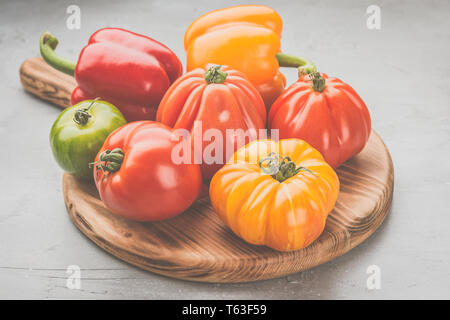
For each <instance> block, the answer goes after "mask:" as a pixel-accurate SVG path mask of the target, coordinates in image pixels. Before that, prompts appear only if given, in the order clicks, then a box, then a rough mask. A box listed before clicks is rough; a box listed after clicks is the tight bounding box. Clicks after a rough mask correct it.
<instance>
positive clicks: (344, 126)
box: [269, 73, 371, 168]
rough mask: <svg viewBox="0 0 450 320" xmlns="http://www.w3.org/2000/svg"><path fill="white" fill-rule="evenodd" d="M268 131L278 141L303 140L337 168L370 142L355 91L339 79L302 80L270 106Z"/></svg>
mask: <svg viewBox="0 0 450 320" xmlns="http://www.w3.org/2000/svg"><path fill="white" fill-rule="evenodd" d="M269 127H270V128H271V129H278V130H279V137H280V139H286V138H298V139H302V140H305V141H306V142H308V143H309V144H310V145H311V146H313V147H314V148H316V149H317V150H319V152H320V153H322V155H323V157H324V158H325V160H326V161H327V162H328V163H329V164H330V165H331V166H332V167H333V168H337V167H338V166H340V165H341V164H342V163H344V162H345V161H346V160H348V159H349V158H351V157H353V156H354V155H356V154H358V153H359V152H360V151H361V150H362V149H363V148H364V146H365V144H366V142H367V140H368V139H369V135H370V131H371V120H370V115H369V111H368V110H367V107H366V104H365V103H364V101H363V100H362V99H361V98H360V97H359V95H358V94H357V93H356V91H355V90H354V89H353V88H352V87H351V86H350V85H348V84H346V83H344V82H343V81H341V80H339V79H338V78H329V77H328V76H327V75H326V74H319V73H313V74H311V75H304V76H301V77H300V78H299V79H298V81H297V82H295V83H294V84H292V85H291V86H290V87H289V88H288V89H287V90H286V91H285V92H284V93H283V94H282V95H281V96H280V97H278V99H277V100H276V101H275V102H274V104H273V105H272V108H271V109H270V112H269Z"/></svg>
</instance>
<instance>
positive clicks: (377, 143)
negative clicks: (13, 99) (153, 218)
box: [21, 58, 394, 282]
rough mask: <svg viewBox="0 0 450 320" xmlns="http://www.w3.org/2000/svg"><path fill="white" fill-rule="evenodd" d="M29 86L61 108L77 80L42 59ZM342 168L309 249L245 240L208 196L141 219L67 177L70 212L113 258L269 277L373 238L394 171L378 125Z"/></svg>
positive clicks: (194, 271)
mask: <svg viewBox="0 0 450 320" xmlns="http://www.w3.org/2000/svg"><path fill="white" fill-rule="evenodd" d="M21 79H22V83H23V85H24V87H25V89H26V90H27V91H29V92H31V93H33V94H36V95H38V96H39V97H41V98H43V99H46V100H48V101H52V102H54V103H56V104H58V105H61V106H63V107H65V106H67V101H68V100H67V99H68V96H67V95H68V94H70V91H71V89H72V88H73V86H74V85H75V83H74V82H73V79H72V78H70V77H68V76H67V77H66V76H65V75H62V74H61V73H59V72H58V71H55V70H52V69H51V68H50V67H48V66H47V65H46V64H45V63H44V62H43V61H42V60H41V59H39V58H33V59H30V60H27V61H26V62H25V63H24V64H23V65H22V67H21ZM337 173H338V176H339V179H340V182H341V189H340V194H339V198H338V201H337V203H336V207H335V208H334V210H333V211H332V213H331V214H330V215H329V217H328V219H327V223H326V227H325V231H324V232H323V233H322V235H321V236H320V237H319V239H317V240H316V241H315V242H314V243H313V244H311V245H310V246H309V247H307V248H305V249H302V250H299V251H294V252H278V251H275V250H272V249H270V248H267V247H264V246H255V245H250V244H248V243H246V242H245V241H243V240H241V239H240V238H238V237H237V236H235V235H234V234H233V233H232V232H231V230H230V229H228V227H226V226H225V225H224V224H223V223H222V222H221V220H220V219H219V218H218V216H217V215H216V214H215V212H214V210H213V209H212V207H211V205H210V202H209V199H208V198H203V199H200V200H198V201H197V202H195V203H194V205H193V206H192V207H191V208H190V209H189V210H187V211H186V212H184V213H183V214H181V215H179V216H178V217H176V218H173V219H170V220H166V221H162V222H153V223H139V222H134V221H130V220H126V219H122V218H119V217H117V216H115V215H113V214H111V213H110V212H109V211H108V209H107V208H105V206H104V205H103V203H102V201H101V200H100V198H99V196H98V193H97V190H96V188H95V186H94V185H93V184H89V183H86V182H80V181H78V180H76V179H75V178H73V177H72V176H70V175H68V174H65V175H64V177H63V193H64V201H65V203H66V207H67V211H68V213H69V215H70V218H71V219H72V221H73V222H74V223H75V225H76V226H77V227H78V228H79V229H80V230H81V231H82V232H83V233H84V234H85V235H86V236H87V237H88V238H89V239H91V240H92V241H94V242H95V243H96V244H97V245H99V246H100V247H101V248H103V249H104V250H106V251H108V252H109V253H111V254H113V255H114V256H116V257H118V258H120V259H122V260H124V261H127V262H129V263H131V264H133V265H136V266H138V267H140V268H142V269H145V270H149V271H152V272H155V273H158V274H163V275H166V276H170V277H174V278H180V279H187V280H193V281H206V282H247V281H256V280H263V279H271V278H276V277H281V276H285V275H288V274H292V273H296V272H299V271H302V270H306V269H309V268H311V267H314V266H317V265H319V264H322V263H325V262H327V261H330V260H331V259H334V258H336V257H338V256H340V255H342V254H344V253H346V252H347V251H349V250H350V249H352V248H354V247H355V246H357V245H358V244H360V243H361V242H362V241H363V240H365V239H366V238H367V237H369V236H370V235H371V234H372V233H373V232H374V231H375V230H376V229H377V228H378V227H379V226H380V224H381V223H382V222H383V220H384V218H385V217H386V215H387V213H388V211H389V208H390V205H391V201H392V194H393V182H394V172H393V164H392V159H391V157H390V155H389V151H388V150H387V148H386V146H385V145H384V143H383V141H382V140H381V138H380V137H379V136H378V135H377V134H376V133H375V132H374V131H372V134H371V136H370V139H369V142H368V143H367V145H366V147H365V148H364V150H363V151H362V152H361V153H360V154H358V155H357V156H355V157H353V158H352V159H350V160H349V161H347V162H346V163H345V164H344V165H342V166H341V167H340V168H339V169H337Z"/></svg>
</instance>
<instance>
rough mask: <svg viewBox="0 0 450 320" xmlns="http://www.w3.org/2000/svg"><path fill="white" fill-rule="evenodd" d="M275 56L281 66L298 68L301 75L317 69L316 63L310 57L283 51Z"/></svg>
mask: <svg viewBox="0 0 450 320" xmlns="http://www.w3.org/2000/svg"><path fill="white" fill-rule="evenodd" d="M275 57H276V58H277V60H278V64H279V65H280V67H288V68H297V69H298V75H299V76H302V75H305V74H310V73H312V72H316V71H317V69H316V66H315V64H314V63H313V62H312V61H311V60H309V59H306V58H300V57H297V56H293V55H290V54H286V53H281V52H278V53H277V54H276V55H275Z"/></svg>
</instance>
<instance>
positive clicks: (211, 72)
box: [205, 66, 228, 84]
mask: <svg viewBox="0 0 450 320" xmlns="http://www.w3.org/2000/svg"><path fill="white" fill-rule="evenodd" d="M220 68H222V66H213V67H210V68H209V69H208V71H206V72H205V81H206V82H207V83H208V84H210V83H222V82H224V81H225V80H226V78H227V76H228V73H226V72H223V71H222V70H220Z"/></svg>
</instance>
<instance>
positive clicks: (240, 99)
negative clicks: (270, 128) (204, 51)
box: [156, 65, 266, 179]
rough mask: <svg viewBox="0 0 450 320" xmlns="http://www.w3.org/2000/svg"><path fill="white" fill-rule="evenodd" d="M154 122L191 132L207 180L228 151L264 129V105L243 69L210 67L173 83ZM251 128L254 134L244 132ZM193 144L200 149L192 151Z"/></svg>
mask: <svg viewBox="0 0 450 320" xmlns="http://www.w3.org/2000/svg"><path fill="white" fill-rule="evenodd" d="M156 120H157V121H160V122H162V123H164V124H166V125H168V126H170V127H172V128H174V129H186V130H188V131H189V132H190V136H191V145H193V146H194V152H195V153H196V155H197V158H196V159H198V158H200V160H201V163H202V164H201V169H202V174H203V178H204V179H209V178H211V177H212V176H213V174H214V173H215V172H216V171H217V170H219V169H220V168H221V167H222V166H223V164H225V163H226V161H227V160H228V159H227V156H228V155H229V156H232V155H233V154H234V152H235V151H236V150H237V149H238V148H239V147H241V146H243V145H245V144H246V143H248V142H250V141H251V140H254V139H256V138H257V137H258V134H259V129H265V126H266V109H265V106H264V102H263V100H262V98H261V95H260V94H259V93H258V91H257V90H256V88H255V87H254V86H253V85H252V84H251V83H250V82H249V81H248V80H247V79H246V78H245V76H244V74H243V73H241V72H238V71H236V70H233V69H230V68H229V67H226V66H217V65H208V66H207V68H206V69H203V68H197V69H194V70H192V71H191V72H188V73H186V74H185V75H183V76H181V77H180V78H178V80H176V81H175V83H174V84H173V85H172V86H171V87H170V88H169V90H168V91H167V92H166V94H165V95H164V97H163V99H162V101H161V103H160V105H159V107H158V111H157V113H156ZM249 129H250V131H252V130H253V132H254V133H256V135H253V136H252V135H245V134H243V132H248V130H249ZM232 131H234V133H232ZM218 134H219V136H218ZM217 140H222V141H217ZM211 144H215V146H216V147H217V148H214V147H211V146H210V145H211ZM196 145H200V146H201V148H200V149H201V150H196V148H195V146H196ZM230 146H231V147H230ZM227 148H228V150H226V149H227ZM230 149H232V150H230ZM200 152H201V154H199V153H200ZM196 161H197V163H199V161H198V160H196Z"/></svg>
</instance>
